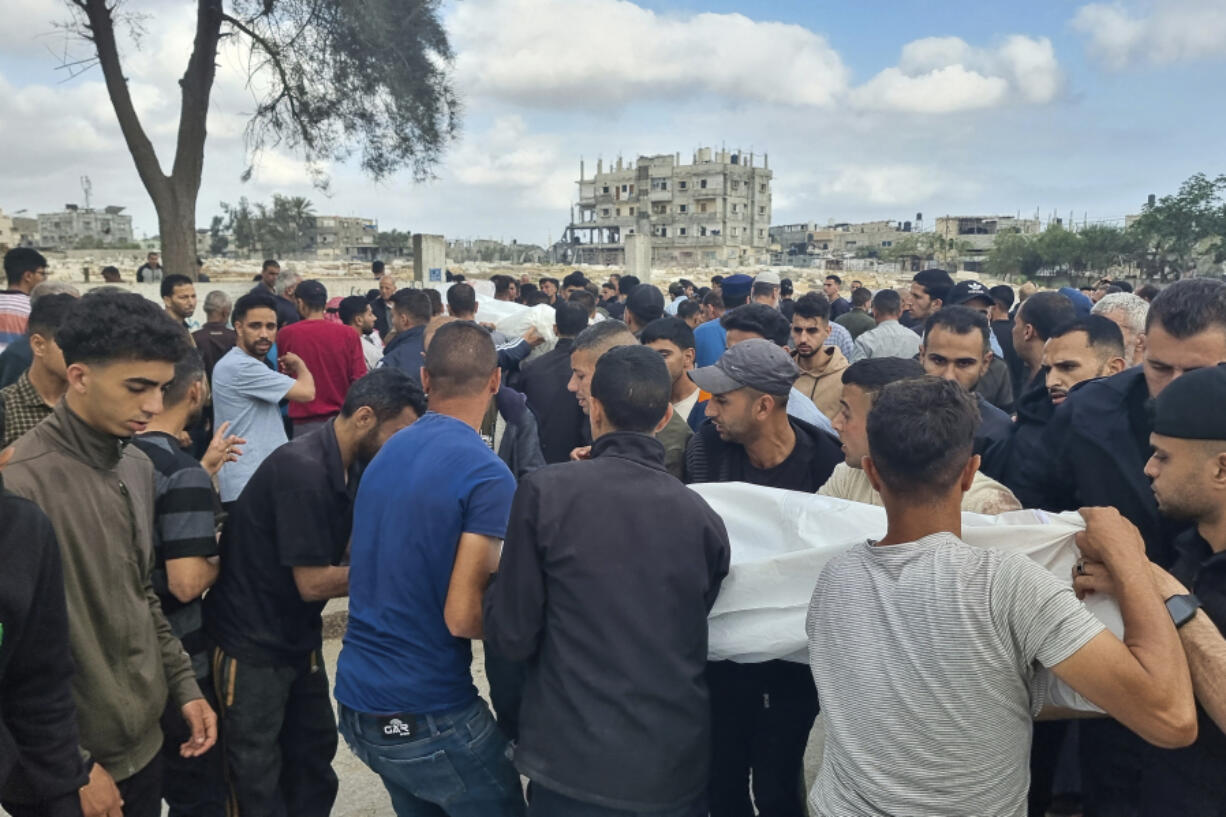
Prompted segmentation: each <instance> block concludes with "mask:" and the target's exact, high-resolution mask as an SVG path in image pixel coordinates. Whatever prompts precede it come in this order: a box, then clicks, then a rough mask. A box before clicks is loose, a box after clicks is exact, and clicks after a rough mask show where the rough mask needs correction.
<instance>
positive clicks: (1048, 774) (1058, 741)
mask: <svg viewBox="0 0 1226 817" xmlns="http://www.w3.org/2000/svg"><path fill="white" fill-rule="evenodd" d="M1068 728H1069V722H1068V721H1036V722H1035V724H1034V731H1033V737H1032V739H1031V741H1030V792H1029V794H1028V795H1027V798H1026V813H1027V815H1029V817H1044V815H1045V814H1047V809H1048V807H1049V806H1050V805H1051V801H1052V795H1053V794H1054V793H1055V792H1054V791H1053V788H1054V784H1055V781H1056V768H1057V766H1058V764H1059V762H1060V755H1061V751H1060V750H1061V748H1062V747H1063V746H1064V738H1065V735H1067V734H1068Z"/></svg>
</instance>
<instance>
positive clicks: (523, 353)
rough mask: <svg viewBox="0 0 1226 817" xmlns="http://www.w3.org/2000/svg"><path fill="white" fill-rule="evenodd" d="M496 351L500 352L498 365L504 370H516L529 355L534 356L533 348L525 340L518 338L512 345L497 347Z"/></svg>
mask: <svg viewBox="0 0 1226 817" xmlns="http://www.w3.org/2000/svg"><path fill="white" fill-rule="evenodd" d="M496 349H497V351H498V365H499V367H501V368H503V369H514V368H515V367H516V366H518V365H519V364H520V363H522V362H523V361H524V360H525V359H526V358H527V357H528V355H530V354H532V347H531V346H529V345H528V341H526V340H524V339H523V338H516V339H515V340H513V341H511V342H510V343H504V344H502V345H501V346H498V347H496Z"/></svg>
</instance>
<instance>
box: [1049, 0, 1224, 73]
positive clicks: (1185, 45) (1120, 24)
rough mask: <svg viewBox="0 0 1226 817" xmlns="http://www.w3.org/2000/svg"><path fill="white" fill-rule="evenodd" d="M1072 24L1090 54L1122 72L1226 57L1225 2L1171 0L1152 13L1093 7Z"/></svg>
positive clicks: (1101, 5) (1111, 5)
mask: <svg viewBox="0 0 1226 817" xmlns="http://www.w3.org/2000/svg"><path fill="white" fill-rule="evenodd" d="M1072 26H1073V28H1074V29H1075V30H1076V31H1079V32H1081V33H1082V34H1084V35H1085V36H1086V38H1087V40H1088V41H1089V42H1088V47H1089V50H1090V53H1091V54H1093V55H1094V56H1095V57H1096V58H1097V59H1099V60H1100V61H1102V62H1103V63H1104V64H1106V65H1107V66H1109V67H1111V68H1114V69H1117V70H1120V69H1124V68H1130V67H1133V66H1137V65H1143V64H1155V65H1162V64H1167V63H1172V62H1178V61H1181V60H1195V59H1213V58H1223V57H1226V4H1223V3H1222V2H1221V0H1166V2H1162V3H1158V4H1155V5H1154V6H1152V7H1151V8H1149V9H1148V11H1147V12H1142V11H1139V10H1137V11H1134V10H1131V9H1130V8H1129V7H1125V6H1124V5H1121V4H1119V3H1091V4H1089V5H1086V6H1082V7H1081V8H1079V9H1078V10H1077V14H1076V15H1075V16H1074V17H1073V20H1072Z"/></svg>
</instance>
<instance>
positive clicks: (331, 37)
mask: <svg viewBox="0 0 1226 817" xmlns="http://www.w3.org/2000/svg"><path fill="white" fill-rule="evenodd" d="M231 5H232V7H233V9H234V14H233V15H228V16H227V17H226V22H228V23H229V24H230V26H231V27H232V28H234V29H236V30H237V31H239V32H241V33H242V34H244V35H246V37H247V41H248V44H249V46H250V49H251V57H252V63H253V64H254V65H258V66H261V67H264V68H267V69H268V70H266V71H264V72H263V73H262V77H261V78H262V79H267V88H268V91H267V94H266V95H265V96H264V97H263V98H262V99H261V100H260V102H259V105H258V106H257V108H256V111H255V115H254V117H253V118H252V120H251V122H250V123H249V125H248V129H247V137H248V143H249V145H250V147H251V148H252V149H253V152H259V150H261V149H262V148H265V147H275V146H277V145H279V144H285V145H287V146H288V147H290V148H292V149H295V150H297V151H298V152H300V153H301V154H302V155H303V156H304V158H305V159H306V160H307V162H308V163H310V164H311V165H313V166H314V165H315V164H316V163H319V162H326V161H329V160H332V161H342V160H344V159H347V158H349V157H351V156H354V155H358V156H359V157H360V164H361V166H362V169H363V170H364V171H366V172H367V173H368V174H369V175H370V176H372V177H373V178H375V179H381V178H385V177H387V176H388V175H390V174H391V173H393V172H395V171H396V170H399V169H400V168H402V167H407V168H409V169H410V170H411V171H412V173H413V176H414V178H416V179H419V180H420V179H425V178H428V177H429V176H430V175H431V169H432V168H433V166H434V165H435V164H436V163H437V162H438V160H439V157H440V155H441V153H442V151H443V149H444V148H445V147H446V146H447V144H448V143H449V142H450V141H451V139H452V138H453V137H454V136H455V134H456V132H457V130H458V117H459V113H460V103H459V99H458V97H457V96H456V93H455V90H454V88H453V87H452V84H451V78H450V76H449V71H450V67H451V61H452V58H453V54H452V51H451V45H450V43H449V42H448V39H447V32H446V30H445V28H444V27H443V25H442V22H441V21H440V19H439V13H438V12H439V1H438V0H328V2H319V0H233V2H232V4H231ZM248 174H250V169H248ZM316 181H317V183H320V182H321V181H322V175H320V176H318V177H317V179H316Z"/></svg>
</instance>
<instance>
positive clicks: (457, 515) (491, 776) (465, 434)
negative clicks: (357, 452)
mask: <svg viewBox="0 0 1226 817" xmlns="http://www.w3.org/2000/svg"><path fill="white" fill-rule="evenodd" d="M422 374H423V381H422V385H423V386H424V387H425V390H426V392H427V394H428V395H429V398H430V411H429V412H427V414H426V415H425V416H424V417H422V419H420V420H418V421H417V423H415V424H414V425H413V426H411V427H410V428H407V429H405V430H404V431H402V432H400V433H398V434H397V435H396V436H395V437H393V438H392V439H391V440H389V441H388V442H387V444H386V445H385V446H384V447H383V449H382V450H381V451H380V452H379V454H378V456H376V457H375V459H374V460H373V461H372V462H371V464H370V467H369V468H368V469H367V471H366V473H365V475H364V477H363V479H362V485H361V488H360V489H359V491H358V495H357V502H356V506H355V508H354V525H353V535H352V538H351V550H350V570H349V626H348V631H347V632H346V634H345V641H344V647H343V649H342V650H341V655H340V659H339V661H338V664H337V675H336V690H335V694H336V700H337V703H338V704H339V716H340V731H341V734H342V735H344V736H345V740H346V741H347V742H348V743H349V746H350V747H351V748H352V749H353V751H354V753H355V754H356V755H357V756H358V757H359V758H361V760H362V761H363V762H364V763H365V764H366V765H367V766H369V767H370V768H371V769H372V770H374V771H375V772H377V773H378V774H379V776H380V777H381V778H382V779H383V783H384V785H385V786H386V787H387V790H388V793H389V794H391V797H392V804H393V807H394V808H395V810H396V814H397V815H400V817H405V815H416V814H422V813H427V812H429V811H431V810H433V811H435V812H436V813H446V814H461V813H462V814H482V815H491V816H492V817H500V816H501V815H521V814H523V811H524V803H523V796H522V793H521V790H520V785H519V775H518V774H517V773H516V771H515V768H514V767H513V766H512V765H511V762H510V761H509V760H508V759H507V751H506V750H507V739H506V737H504V736H503V734H502V732H501V731H500V730H499V729H498V727H497V726H496V724H495V723H494V720H493V716H492V715H491V714H490V711H489V707H488V706H487V705H486V703H485V702H484V701H483V700H481V698H479V697H478V695H477V689H476V687H475V686H474V685H473V680H472V673H471V672H470V669H469V667H470V665H471V664H472V648H471V644H470V639H473V638H481V637H482V634H483V631H482V622H481V602H482V596H483V594H484V592H485V588H486V585H487V584H488V583H489V579H490V575H491V574H492V573H493V572H494V571H495V570H496V569H497V566H498V558H499V552H500V550H501V544H502V539H503V537H504V536H505V534H506V528H507V519H508V517H509V516H510V511H511V498H512V495H513V494H514V493H515V478H514V477H513V476H512V475H511V472H510V471H509V470H508V469H507V467H506V466H505V465H504V464H503V463H502V461H501V460H500V459H499V458H498V456H497V455H496V454H495V453H494V452H493V451H492V450H490V447H489V445H487V444H486V442H485V441H484V440H483V439H482V437H481V436H480V434H479V432H478V429H479V428H480V427H481V423H482V420H483V419H484V417H485V414H486V411H487V409H488V408H489V405H490V400H491V399H492V398H493V396H494V395H495V394H496V393H497V392H498V387H499V384H500V382H501V373H500V370H499V368H498V357H497V354H496V352H495V350H494V344H493V341H491V340H490V336H489V333H488V332H486V331H485V330H484V329H482V328H481V327H480V326H478V325H477V324H475V323H470V322H468V321H457V322H454V323H449V324H446V325H444V326H442V327H441V328H440V329H439V330H438V331H437V332H436V333H435V335H434V338H433V340H432V342H431V343H430V346H429V348H428V349H427V351H426V358H425V366H424V367H423V371H422ZM432 807H433V808H432ZM440 809H441V811H439V810H440Z"/></svg>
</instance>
